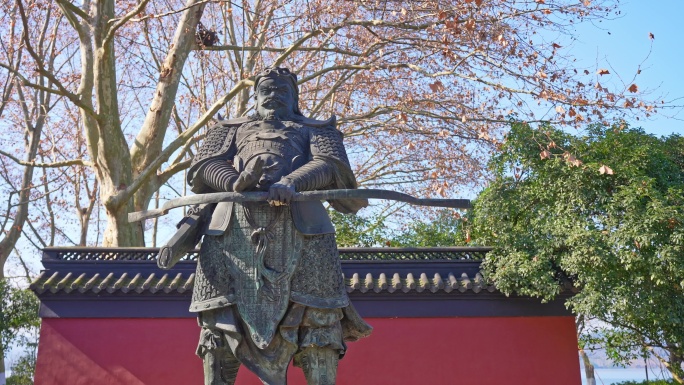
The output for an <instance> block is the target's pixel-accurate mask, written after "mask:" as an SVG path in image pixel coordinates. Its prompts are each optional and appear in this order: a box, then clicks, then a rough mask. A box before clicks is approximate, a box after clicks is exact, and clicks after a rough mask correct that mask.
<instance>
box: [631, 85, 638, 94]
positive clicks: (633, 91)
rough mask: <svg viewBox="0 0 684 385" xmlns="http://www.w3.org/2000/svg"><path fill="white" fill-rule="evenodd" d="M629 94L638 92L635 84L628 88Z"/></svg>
mask: <svg viewBox="0 0 684 385" xmlns="http://www.w3.org/2000/svg"><path fill="white" fill-rule="evenodd" d="M629 92H632V93H637V92H639V87H637V85H636V84H632V85H631V86H629Z"/></svg>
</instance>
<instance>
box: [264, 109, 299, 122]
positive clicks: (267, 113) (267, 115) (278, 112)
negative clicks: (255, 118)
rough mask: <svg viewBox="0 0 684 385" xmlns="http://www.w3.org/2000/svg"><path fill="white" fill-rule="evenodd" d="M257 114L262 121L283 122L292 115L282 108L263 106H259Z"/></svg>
mask: <svg viewBox="0 0 684 385" xmlns="http://www.w3.org/2000/svg"><path fill="white" fill-rule="evenodd" d="M257 113H258V114H259V116H260V117H261V119H263V120H284V119H288V118H291V117H292V116H293V114H294V113H293V112H292V111H288V110H286V109H283V108H269V107H264V106H259V108H257Z"/></svg>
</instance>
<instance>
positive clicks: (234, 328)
mask: <svg viewBox="0 0 684 385" xmlns="http://www.w3.org/2000/svg"><path fill="white" fill-rule="evenodd" d="M254 90H255V93H256V94H255V99H256V108H255V111H256V112H255V114H253V115H252V116H249V117H244V118H238V119H232V120H225V121H221V122H219V123H218V124H216V125H214V126H213V127H211V128H210V129H209V131H208V134H207V138H206V139H205V140H204V142H203V144H202V146H201V147H200V149H199V151H198V153H197V155H196V156H195V158H194V159H193V162H192V165H191V167H190V170H189V173H188V183H190V185H191V186H192V191H193V192H195V193H197V194H204V193H211V192H222V191H235V192H242V191H267V192H268V200H267V201H266V202H245V203H233V202H220V203H217V204H211V205H203V206H200V207H199V208H198V209H197V210H195V211H194V212H193V213H191V215H189V216H188V217H186V219H185V223H186V227H191V228H198V227H200V226H199V225H198V223H202V222H204V225H203V226H201V228H200V230H198V232H199V235H201V236H203V241H202V247H201V251H200V257H199V262H198V264H197V273H196V280H195V288H194V292H193V296H192V304H191V306H190V311H192V312H197V313H198V319H199V324H200V326H201V327H202V330H201V334H200V341H199V346H198V347H197V354H198V355H199V356H200V357H201V358H202V359H203V360H204V371H205V384H212V385H213V384H233V383H234V382H235V378H236V376H237V371H238V368H239V367H240V365H245V366H246V367H247V368H248V369H249V370H251V371H253V372H254V373H256V374H257V375H258V376H259V378H260V379H261V380H262V382H263V383H264V384H269V385H277V384H286V381H287V379H286V372H287V367H288V364H289V362H290V361H291V360H292V359H294V364H295V366H299V367H301V368H302V370H303V371H304V374H305V377H306V379H307V382H308V384H321V385H322V384H334V383H335V377H336V371H337V362H338V359H339V358H341V357H342V356H343V355H344V353H345V350H346V345H345V341H352V340H356V339H358V338H361V337H365V336H367V335H368V334H370V331H371V327H370V326H369V325H368V324H366V323H365V322H363V320H362V319H361V318H360V317H359V315H358V314H357V313H356V311H355V310H354V308H353V307H352V305H351V303H350V302H349V298H348V297H347V293H346V290H345V286H344V282H343V277H342V270H341V267H340V260H339V256H338V253H337V246H336V244H335V234H334V228H333V226H332V223H331V222H330V219H329V217H328V215H327V212H326V210H325V208H324V207H323V204H322V203H321V202H319V201H292V198H293V196H294V195H295V194H296V193H297V192H300V191H311V190H326V189H353V188H356V180H355V178H354V175H353V173H352V170H351V168H350V166H349V161H348V159H347V155H346V152H345V149H344V145H343V144H342V134H341V133H340V132H339V131H338V130H337V129H336V128H335V119H334V117H333V118H331V119H328V120H326V121H319V120H314V119H310V118H306V117H304V116H303V115H302V113H301V112H300V110H299V107H298V88H297V77H296V75H295V74H293V73H291V72H290V71H289V70H287V69H285V68H269V69H267V70H265V71H264V72H262V73H261V74H259V75H258V76H257V77H256V79H255V84H254ZM329 203H330V205H331V206H332V207H333V208H334V209H336V210H338V211H341V212H343V213H354V212H356V211H357V210H359V209H360V208H362V207H364V206H365V205H366V204H367V201H366V200H365V199H344V200H331V201H330V202H329ZM181 229H182V227H181ZM189 239H191V241H190V242H189V243H193V242H194V241H196V238H195V236H194V235H193V236H190V237H189ZM162 265H164V263H162V262H160V266H162Z"/></svg>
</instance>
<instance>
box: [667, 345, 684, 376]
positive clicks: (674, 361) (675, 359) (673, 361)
mask: <svg viewBox="0 0 684 385" xmlns="http://www.w3.org/2000/svg"><path fill="white" fill-rule="evenodd" d="M669 355H670V357H669V366H668V370H669V371H670V374H672V378H673V379H674V380H675V381H677V383H678V384H684V368H682V364H683V363H684V357H682V356H681V355H679V354H677V353H675V352H674V351H673V350H672V349H669Z"/></svg>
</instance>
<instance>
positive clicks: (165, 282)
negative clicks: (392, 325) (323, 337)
mask: <svg viewBox="0 0 684 385" xmlns="http://www.w3.org/2000/svg"><path fill="white" fill-rule="evenodd" d="M194 282H195V273H187V272H177V273H176V272H173V273H154V272H152V273H135V274H129V273H128V272H123V273H115V272H109V273H100V272H83V273H80V274H79V273H73V272H61V271H43V272H42V273H41V274H40V276H38V278H36V279H35V280H34V281H33V283H32V284H31V286H30V288H31V290H33V291H35V292H36V293H37V294H47V293H52V294H58V293H60V294H61V293H64V294H69V293H72V292H75V293H95V294H104V293H109V294H113V293H124V294H142V293H146V294H169V293H181V294H182V293H185V292H190V291H192V287H193V284H194ZM345 284H346V286H347V292H349V293H354V292H358V293H364V294H365V293H381V292H387V293H394V292H402V293H409V292H414V293H423V292H426V293H437V292H440V291H442V292H446V293H451V292H454V293H455V294H457V293H464V292H466V291H471V292H473V293H479V292H481V291H487V292H493V291H495V290H496V288H495V287H494V285H487V283H486V282H485V280H484V278H483V277H482V275H481V274H480V273H475V274H474V275H473V274H471V275H470V276H469V275H468V274H467V273H465V272H462V273H448V274H445V275H444V276H443V275H442V274H440V273H434V274H432V275H428V274H427V273H420V274H413V273H410V272H409V273H403V274H402V273H389V274H388V273H380V274H377V275H373V274H372V273H365V274H364V273H352V274H351V277H345Z"/></svg>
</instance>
